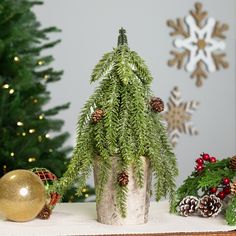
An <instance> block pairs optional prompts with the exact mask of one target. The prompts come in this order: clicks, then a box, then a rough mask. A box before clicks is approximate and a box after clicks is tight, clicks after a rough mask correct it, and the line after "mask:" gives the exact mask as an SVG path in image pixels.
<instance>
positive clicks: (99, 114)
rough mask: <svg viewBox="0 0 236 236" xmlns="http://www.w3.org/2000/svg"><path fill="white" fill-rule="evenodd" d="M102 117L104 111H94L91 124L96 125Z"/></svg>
mask: <svg viewBox="0 0 236 236" xmlns="http://www.w3.org/2000/svg"><path fill="white" fill-rule="evenodd" d="M103 116H104V111H103V110H102V109H99V108H98V109H96V110H95V112H94V113H93V114H92V120H93V123H98V121H99V120H101V119H102V117H103Z"/></svg>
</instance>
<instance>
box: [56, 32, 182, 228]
mask: <svg viewBox="0 0 236 236" xmlns="http://www.w3.org/2000/svg"><path fill="white" fill-rule="evenodd" d="M119 33H120V34H119V37H118V45H117V47H116V48H115V49H114V50H113V51H112V52H109V53H106V54H105V55H104V56H103V58H102V59H101V60H100V61H99V63H98V64H97V65H96V66H95V68H94V70H93V73H92V76H91V82H95V81H98V80H101V81H100V84H99V86H98V88H97V89H96V91H95V92H94V94H93V95H92V96H91V97H90V98H89V100H88V101H87V102H86V103H85V105H84V107H83V109H82V112H81V115H80V118H79V121H78V127H77V145H76V147H75V148H74V152H73V157H72V160H71V162H70V165H69V167H68V170H67V171H66V172H65V174H64V176H63V177H62V178H61V179H60V180H59V181H57V182H55V183H54V185H53V188H52V189H53V191H54V192H57V193H59V194H60V195H63V194H64V192H65V190H66V189H67V188H68V187H70V186H71V185H72V183H76V185H77V186H78V189H77V193H78V194H79V195H80V194H81V193H82V190H83V188H84V186H85V184H86V180H87V178H88V177H89V175H90V173H91V170H92V169H94V178H95V186H96V201H97V214H98V221H99V222H102V223H105V224H140V223H144V222H147V214H148V208H149V197H150V193H151V176H152V173H154V176H155V190H154V193H155V195H156V200H160V198H161V197H162V196H166V195H168V194H169V196H170V199H172V198H173V193H174V190H175V176H176V175H177V172H178V171H177V167H176V159H175V156H174V153H173V151H172V148H171V145H170V144H169V142H168V138H167V134H166V129H165V128H164V126H163V125H162V123H161V121H160V114H159V113H160V112H162V111H163V108H164V104H163V102H162V100H161V99H160V98H157V97H154V96H153V95H152V93H151V91H150V85H151V82H152V79H153V78H152V76H151V74H150V72H149V70H148V68H147V66H146V64H145V63H144V61H143V59H142V58H141V57H139V55H138V54H137V53H136V52H134V51H131V50H130V48H129V46H128V42H127V37H126V34H125V30H124V29H123V28H122V29H120V31H119ZM142 209H145V210H142Z"/></svg>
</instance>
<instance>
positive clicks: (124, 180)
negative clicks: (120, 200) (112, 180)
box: [117, 171, 129, 187]
mask: <svg viewBox="0 0 236 236" xmlns="http://www.w3.org/2000/svg"><path fill="white" fill-rule="evenodd" d="M117 182H118V183H119V185H120V186H122V187H124V186H126V185H127V184H128V183H129V176H128V174H127V173H126V172H125V171H122V172H121V173H119V174H118V177H117Z"/></svg>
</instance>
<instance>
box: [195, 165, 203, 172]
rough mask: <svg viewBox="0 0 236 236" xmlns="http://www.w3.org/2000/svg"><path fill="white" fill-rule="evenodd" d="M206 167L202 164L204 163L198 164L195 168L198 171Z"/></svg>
mask: <svg viewBox="0 0 236 236" xmlns="http://www.w3.org/2000/svg"><path fill="white" fill-rule="evenodd" d="M203 169H204V167H203V166H202V165H197V166H196V167H195V170H196V171H197V172H200V171H202V170H203Z"/></svg>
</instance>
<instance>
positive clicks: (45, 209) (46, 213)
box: [38, 205, 52, 220]
mask: <svg viewBox="0 0 236 236" xmlns="http://www.w3.org/2000/svg"><path fill="white" fill-rule="evenodd" d="M51 214H52V210H51V209H50V208H49V206H47V205H45V206H44V207H43V209H42V210H41V211H40V212H39V214H38V218H40V219H41V220H47V219H49V217H50V215H51Z"/></svg>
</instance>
